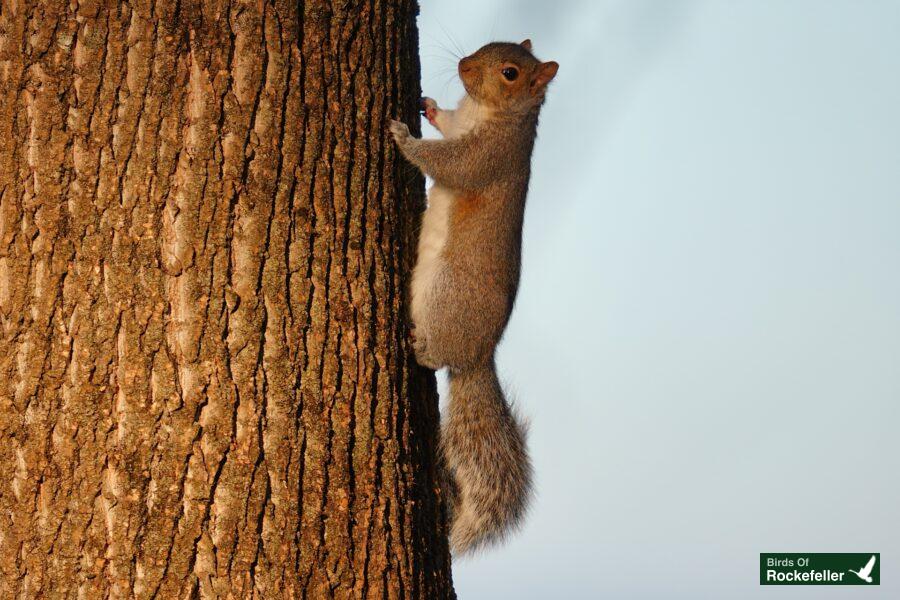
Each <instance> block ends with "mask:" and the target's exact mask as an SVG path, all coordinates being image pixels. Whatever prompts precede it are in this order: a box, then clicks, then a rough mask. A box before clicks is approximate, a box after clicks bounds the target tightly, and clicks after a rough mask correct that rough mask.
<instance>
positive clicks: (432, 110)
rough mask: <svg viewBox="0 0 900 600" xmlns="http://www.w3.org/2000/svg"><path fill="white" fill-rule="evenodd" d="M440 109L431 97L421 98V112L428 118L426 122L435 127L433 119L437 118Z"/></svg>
mask: <svg viewBox="0 0 900 600" xmlns="http://www.w3.org/2000/svg"><path fill="white" fill-rule="evenodd" d="M440 110H441V109H440V108H438V103H437V102H435V101H434V99H433V98H428V97H425V98H422V114H424V115H425V118H426V119H428V122H429V123H431V124H432V125H433V126H435V127H437V123H436V122H435V119H437V115H438V112H439V111H440Z"/></svg>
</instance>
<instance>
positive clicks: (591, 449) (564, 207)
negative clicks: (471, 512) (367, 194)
mask: <svg viewBox="0 0 900 600" xmlns="http://www.w3.org/2000/svg"><path fill="white" fill-rule="evenodd" d="M421 4H422V6H421V15H420V17H419V28H420V46H421V54H422V70H423V75H422V77H423V79H422V86H423V89H424V92H425V94H426V95H428V96H431V97H433V98H435V99H437V100H438V102H439V104H441V105H442V106H447V107H450V106H452V105H454V104H455V102H456V101H457V100H458V98H459V97H460V96H461V94H462V86H461V85H460V83H459V81H458V79H457V78H456V77H455V64H456V60H457V58H455V57H454V54H455V55H460V54H462V53H463V52H464V53H471V52H474V51H475V50H476V49H477V48H478V47H479V46H481V45H482V44H484V43H486V42H488V41H491V40H505V41H521V40H522V39H524V38H530V39H531V40H532V41H533V44H534V52H535V54H536V55H537V56H538V58H541V59H542V60H556V61H558V62H559V63H560V70H559V74H558V76H557V78H556V80H555V81H554V82H553V83H552V84H551V88H550V91H549V93H548V99H547V102H546V104H545V106H544V108H543V112H542V114H541V123H540V128H539V134H538V142H537V146H536V149H535V153H534V157H533V166H534V168H533V174H532V180H531V191H530V194H529V198H528V208H527V212H526V218H525V231H524V248H523V251H524V255H523V273H522V284H521V287H520V290H519V296H518V300H517V304H516V308H515V311H514V313H513V317H512V320H511V323H510V325H509V328H508V330H507V333H506V336H505V339H504V341H503V343H502V345H501V346H500V348H499V353H498V364H499V370H500V373H501V378H502V379H503V380H504V381H505V382H506V384H507V387H508V388H509V390H510V391H511V395H512V396H513V397H514V398H515V402H516V404H517V406H518V407H519V409H520V410H521V412H523V413H524V414H525V415H527V416H528V418H529V419H530V422H531V428H530V448H531V454H532V458H533V462H534V466H535V471H536V485H537V497H536V501H535V503H534V506H533V509H532V511H531V513H530V515H529V517H528V520H527V522H526V524H525V526H524V528H523V529H522V531H521V532H519V533H518V534H517V535H516V536H514V537H512V538H511V539H510V540H509V542H508V543H507V544H506V545H504V546H501V547H498V548H494V549H492V550H489V551H487V552H485V553H483V554H480V555H478V556H475V557H472V558H467V559H461V560H458V561H455V563H454V580H455V585H456V589H457V593H458V595H459V597H460V598H461V599H462V600H475V599H482V598H483V599H496V598H518V599H538V598H571V599H581V598H624V599H658V598H667V599H671V598H685V599H704V598H710V599H721V598H728V599H729V600H739V599H743V598H748V599H750V598H752V599H757V598H765V599H768V598H774V599H780V598H790V599H792V600H794V599H799V600H806V599H813V598H816V599H819V598H825V599H827V600H840V599H845V598H846V599H851V598H854V599H855V598H872V599H877V598H897V597H900V514H898V507H900V435H898V426H900V277H898V275H900V75H898V74H900V2H895V1H883V2H879V1H875V0H844V1H840V2H839V1H833V0H792V1H790V2H785V1H783V0H752V1H751V0H744V1H739V0H732V1H726V0H706V1H703V0H697V1H693V0H605V1H604V0H590V1H581V2H579V1H571V2H565V1H561V2H552V3H551V2H540V1H537V0H526V1H522V0H519V1H510V0H507V1H504V0H495V1H488V0H454V1H452V2H451V1H449V0H440V1H437V0H422V2H421ZM423 131H424V132H425V136H426V137H438V136H439V134H438V133H437V132H436V131H435V130H434V129H433V128H431V127H430V126H428V125H427V124H423ZM760 552H880V553H881V556H882V558H883V561H884V564H883V565H882V571H881V572H882V581H883V582H882V585H881V586H880V587H878V588H872V589H868V590H864V591H863V590H861V589H860V588H858V587H814V586H810V587H795V586H790V587H788V586H765V587H763V586H760V585H759V553H760Z"/></svg>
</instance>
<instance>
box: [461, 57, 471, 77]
mask: <svg viewBox="0 0 900 600" xmlns="http://www.w3.org/2000/svg"><path fill="white" fill-rule="evenodd" d="M471 70H472V63H471V62H470V61H469V59H468V58H464V59H462V60H461V61H459V71H460V73H468V72H469V71H471Z"/></svg>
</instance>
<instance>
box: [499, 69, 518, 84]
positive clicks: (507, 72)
mask: <svg viewBox="0 0 900 600" xmlns="http://www.w3.org/2000/svg"><path fill="white" fill-rule="evenodd" d="M500 72H501V73H503V76H504V77H506V80H507V81H515V80H516V77H518V76H519V70H518V69H517V68H515V67H506V68H505V69H503V70H502V71H500Z"/></svg>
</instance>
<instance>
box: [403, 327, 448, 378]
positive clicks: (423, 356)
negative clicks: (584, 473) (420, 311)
mask: <svg viewBox="0 0 900 600" xmlns="http://www.w3.org/2000/svg"><path fill="white" fill-rule="evenodd" d="M409 335H410V341H411V342H412V347H413V352H415V353H416V362H417V363H419V364H420V365H422V366H423V367H426V368H428V369H434V370H435V371H437V370H438V369H440V368H441V367H443V366H444V365H443V363H442V362H441V361H440V359H438V357H437V356H435V354H434V353H433V352H431V350H432V348H431V347H430V346H429V345H428V336H427V334H426V332H425V329H424V328H422V327H416V325H415V324H413V326H412V328H411V329H410V332H409Z"/></svg>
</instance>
